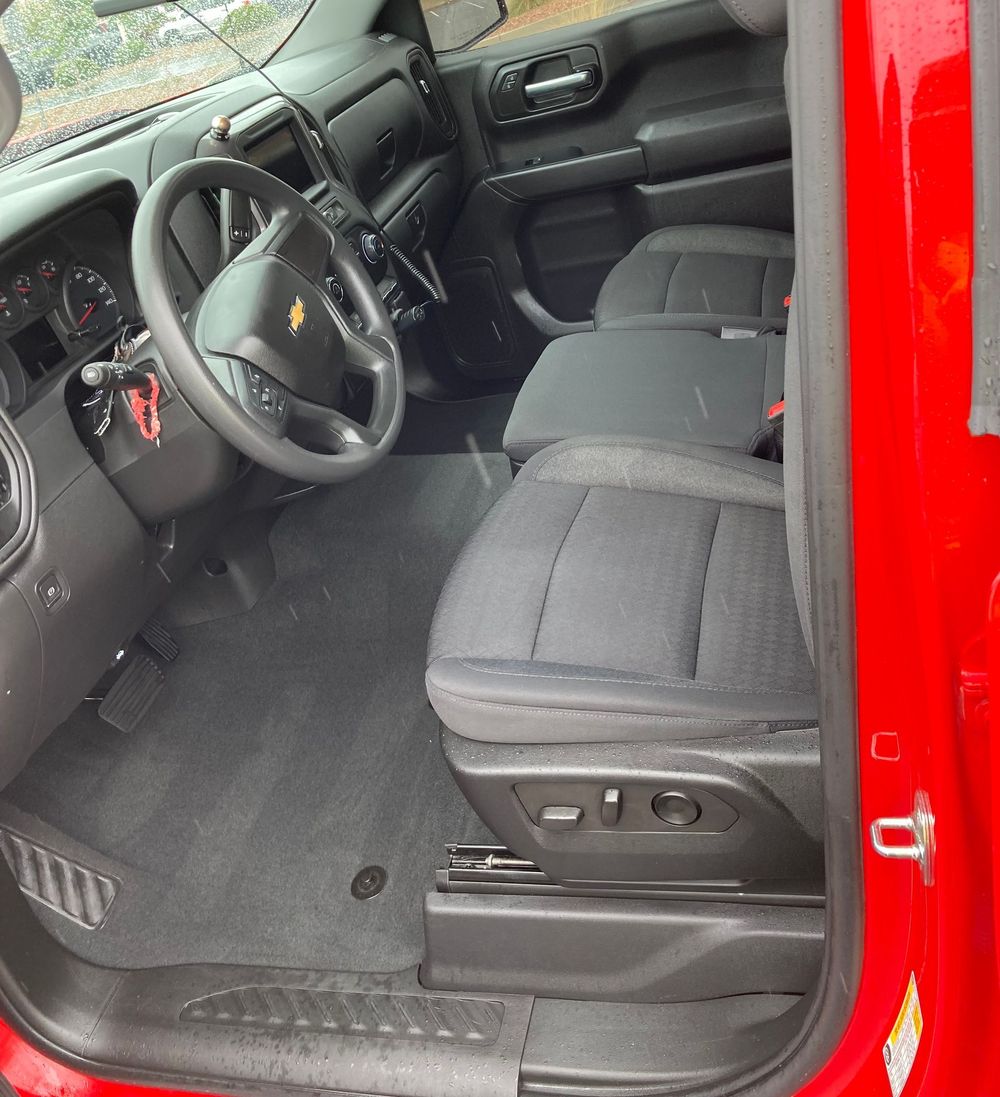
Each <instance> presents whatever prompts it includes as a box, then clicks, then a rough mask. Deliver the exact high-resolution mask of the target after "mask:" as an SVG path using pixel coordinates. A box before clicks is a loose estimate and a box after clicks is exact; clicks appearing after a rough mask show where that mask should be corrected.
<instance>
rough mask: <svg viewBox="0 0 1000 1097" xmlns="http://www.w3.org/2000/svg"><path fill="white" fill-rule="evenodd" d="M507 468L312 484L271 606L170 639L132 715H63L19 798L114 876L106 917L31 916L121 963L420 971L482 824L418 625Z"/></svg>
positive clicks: (424, 462)
mask: <svg viewBox="0 0 1000 1097" xmlns="http://www.w3.org/2000/svg"><path fill="white" fill-rule="evenodd" d="M494 411H495V409H494V408H492V407H490V408H489V409H488V412H487V414H488V415H489V416H492V415H493V412H494ZM490 421H491V422H492V419H491V420H490ZM417 426H418V425H417V424H414V426H413V427H411V436H412V437H413V438H417V437H419V436H420V434H421V430H418V429H416V427H417ZM423 428H424V429H425V430H427V431H430V433H431V435H433V432H434V430H435V429H436V428H435V427H434V424H430V426H428V424H427V423H426V421H424V423H423ZM488 429H493V430H494V433H495V429H494V428H493V427H492V426H490V427H488ZM453 433H454V432H453ZM472 433H473V434H474V435H475V432H474V431H473V432H472ZM480 435H481V436H482V437H485V436H486V431H485V430H484V431H480ZM494 444H496V440H495V439H494ZM431 445H432V442H431V440H430V439H429V438H428V439H426V440H425V446H426V447H427V448H430V446H431ZM444 448H447V447H444ZM509 482H510V472H509V468H508V465H507V461H506V458H504V457H503V455H502V454H499V453H491V452H485V451H481V450H480V448H479V447H472V448H470V447H468V446H466V447H465V450H464V452H462V453H448V452H443V453H438V454H427V455H409V456H402V455H394V456H391V457H389V458H387V459H386V460H385V461H384V462H383V463H382V464H381V466H379V468H378V469H377V470H376V471H374V472H373V473H372V474H370V475H368V476H366V477H363V478H362V479H360V480H357V481H354V482H353V483H351V484H347V485H343V486H338V487H333V488H327V489H323V490H320V491H317V492H314V493H313V494H312V495H311V496H308V497H306V498H304V499H302V500H300V501H299V502H297V503H295V504H293V505H291V506H290V507H289V508H288V509H287V510H286V511H285V513H284V514H283V515H282V516H281V517H280V518H279V520H278V522H277V523H276V525H275V527H274V529H273V531H272V534H271V544H272V549H273V552H274V555H275V561H276V566H277V576H278V578H277V580H276V582H275V583H274V585H273V586H272V587H271V589H270V590H269V591H268V592H267V593H266V594H265V596H264V597H263V598H262V599H261V601H260V602H259V603H258V604H257V606H256V607H254V609H253V610H252V611H250V612H249V613H246V614H243V615H241V616H239V617H233V618H229V619H225V620H220V621H215V622H211V623H208V624H203V625H196V626H192V627H189V628H186V629H183V630H180V631H179V632H178V633H177V636H176V638H177V640H178V641H179V643H180V645H181V648H182V653H181V656H180V658H179V659H178V660H177V662H176V663H174V664H172V665H171V666H170V668H169V670H168V674H167V684H166V686H165V688H164V690H163V691H162V693H161V694H160V696H159V697H158V698H157V700H156V702H155V705H154V707H153V709H152V710H151V712H150V713H149V715H148V716H147V717H146V719H145V720H144V721H143V723H142V725H141V726H140V727H139V729H138V730H136V731H135V732H133V733H132V734H131V735H126V734H122V733H120V732H118V731H116V730H115V729H114V728H112V727H110V726H109V725H107V724H104V723H103V722H101V721H100V720H99V719H98V718H97V717H96V714H95V713H94V709H93V706H92V705H84V706H82V707H81V709H80V710H78V712H77V713H76V714H75V715H74V717H73V718H71V720H70V721H69V722H68V723H67V724H65V725H64V726H63V727H62V728H60V729H59V730H58V731H56V732H55V733H54V734H53V735H52V737H51V738H50V739H49V740H48V742H47V743H46V744H45V745H44V746H43V748H42V749H41V750H40V751H39V752H38V753H37V754H36V756H35V757H34V758H33V759H32V761H31V762H30V764H29V765H28V767H27V769H26V770H25V771H24V772H23V773H22V774H21V775H20V776H19V777H18V778H17V780H16V781H15V782H14V783H13V784H12V785H11V786H10V787H9V788H7V789H6V790H5V791H4V793H3V798H4V801H5V805H6V808H7V810H8V811H10V812H13V813H18V812H20V813H23V814H22V816H21V818H28V819H32V818H35V817H40V819H41V820H42V822H41V823H40V824H39V825H40V826H42V827H44V828H46V830H47V831H48V833H49V834H50V835H55V836H56V837H57V838H58V836H59V835H63V836H65V838H66V840H67V842H68V844H69V846H70V847H71V848H73V847H75V845H76V844H79V846H80V847H81V849H82V850H83V851H84V852H83V853H81V856H85V855H87V852H88V851H90V853H91V854H92V859H94V858H95V857H96V859H98V860H100V862H101V863H100V864H98V865H95V866H93V867H97V868H101V867H106V868H107V869H108V870H110V871H113V872H116V873H117V874H118V875H120V877H121V879H122V882H123V886H122V889H121V891H120V893H119V895H118V897H117V898H116V899H115V901H114V903H113V905H112V908H111V912H110V914H109V917H108V920H107V921H106V923H105V924H104V926H103V927H102V928H100V929H99V930H96V931H87V930H84V929H82V928H78V927H76V926H74V925H73V924H72V923H70V922H68V921H67V920H66V919H64V918H62V917H60V916H58V915H55V914H52V913H51V912H48V911H44V910H41V912H40V913H41V916H42V917H43V918H44V920H45V922H46V924H47V925H48V926H49V927H50V929H51V930H52V931H53V932H54V933H56V934H58V935H59V936H60V937H61V938H62V939H63V940H64V941H65V942H66V943H67V944H68V945H69V947H71V948H72V949H73V950H74V951H76V952H78V953H80V954H82V955H84V956H86V957H88V958H90V959H93V960H96V961H100V962H103V963H109V964H113V965H115V966H127V967H132V966H149V965H160V964H174V963H185V962H233V963H258V964H273V965H279V966H286V967H300V966H301V967H309V968H325V969H332V970H370V971H391V970H396V969H400V968H404V967H407V966H409V965H411V964H413V963H416V962H417V961H418V960H419V958H420V955H421V951H422V942H423V937H422V923H421V901H422V897H423V895H424V893H425V892H426V891H427V890H429V889H430V888H432V887H433V871H434V869H435V867H436V866H438V865H440V864H442V863H443V855H444V845H445V843H446V842H448V841H482V840H487V841H488V840H489V835H488V834H487V833H486V832H485V830H484V828H483V826H482V824H481V823H479V822H478V820H477V819H476V817H475V816H474V814H473V813H472V811H471V809H470V808H469V807H468V806H467V804H466V802H465V800H464V799H463V797H462V795H461V793H460V792H459V791H458V789H457V788H456V787H455V785H454V783H453V781H452V779H451V776H450V774H449V773H448V771H447V768H446V766H445V764H444V762H443V760H442V757H441V753H440V748H439V746H438V742H437V720H436V717H435V715H434V713H433V711H432V710H431V708H430V707H429V705H428V703H427V700H426V696H425V693H424V685H423V670H424V651H425V645H426V641H427V633H428V629H429V626H430V620H431V615H432V613H433V611H434V606H435V603H436V600H437V596H438V593H439V592H440V589H441V586H442V584H443V582H444V579H445V577H446V575H447V572H448V569H449V567H450V565H451V563H452V561H453V559H454V557H455V556H456V554H457V553H458V551H459V549H460V548H461V546H462V544H463V542H464V541H465V539H466V537H467V536H468V535H469V533H470V532H471V531H472V529H473V528H474V526H475V524H476V523H477V521H478V520H479V518H480V517H481V516H482V515H483V514H484V513H485V511H486V510H487V508H488V507H489V506H490V504H491V503H492V502H493V500H494V499H495V498H496V497H497V496H498V495H499V494H500V493H501V492H502V491H503V490H504V488H505V487H506V486H507V485H508V484H509ZM49 828H52V829H49ZM373 864H374V865H380V866H381V867H383V868H384V869H385V870H386V872H387V874H388V883H387V885H386V887H385V889H384V890H383V891H382V892H381V893H380V894H379V895H377V896H375V897H374V898H370V899H367V900H365V901H359V900H358V899H355V898H353V897H352V895H351V892H350V885H351V881H352V879H353V877H354V876H355V874H356V873H357V872H358V871H359V870H360V869H362V868H363V867H365V866H368V865H373Z"/></svg>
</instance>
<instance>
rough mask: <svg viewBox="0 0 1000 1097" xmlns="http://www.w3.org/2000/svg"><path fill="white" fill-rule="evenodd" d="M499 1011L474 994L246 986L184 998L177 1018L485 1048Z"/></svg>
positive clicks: (492, 1038) (497, 1028) (495, 1030)
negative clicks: (433, 994)
mask: <svg viewBox="0 0 1000 1097" xmlns="http://www.w3.org/2000/svg"><path fill="white" fill-rule="evenodd" d="M503 1014H504V1007H503V1003H502V1002H493V1001H486V1000H483V999H477V998H445V997H431V996H430V995H417V994H363V993H359V992H355V993H351V992H344V991H334V990H308V989H300V988H297V987H277V986H265V987H254V986H245V987H240V988H239V989H238V990H227V991H224V992H223V993H221V994H212V995H209V996H208V997H207V998H198V999H196V1000H195V1001H193V1002H188V1004H187V1005H186V1006H185V1007H184V1009H183V1011H182V1012H181V1020H182V1021H200V1022H201V1023H202V1024H214V1025H235V1026H239V1027H247V1028H264V1029H287V1030H289V1031H294V1032H315V1033H325V1034H328V1035H331V1036H336V1035H342V1036H367V1037H381V1038H382V1039H389V1040H432V1041H434V1042H436V1043H444V1044H478V1045H480V1046H481V1047H488V1046H489V1045H490V1044H495V1043H496V1041H497V1038H498V1037H499V1035H500V1028H501V1025H502V1023H503Z"/></svg>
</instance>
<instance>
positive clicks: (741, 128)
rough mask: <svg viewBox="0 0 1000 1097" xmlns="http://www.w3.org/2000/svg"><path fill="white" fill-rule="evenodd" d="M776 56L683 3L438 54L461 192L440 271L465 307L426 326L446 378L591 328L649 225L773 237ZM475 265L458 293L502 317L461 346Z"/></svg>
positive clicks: (710, 0)
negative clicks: (501, 310) (440, 345)
mask: <svg viewBox="0 0 1000 1097" xmlns="http://www.w3.org/2000/svg"><path fill="white" fill-rule="evenodd" d="M785 44H786V43H785V40H784V39H766V38H758V37H754V36H751V35H749V34H746V33H745V32H743V31H742V30H740V29H739V28H738V27H736V26H735V24H734V23H733V22H732V21H731V20H730V19H729V17H728V16H727V15H726V13H725V12H724V11H723V10H722V8H721V7H720V6H719V4H718V3H717V2H716V0H690V2H682V3H670V2H666V3H663V4H660V5H652V6H649V7H641V8H638V9H634V10H629V11H626V12H622V13H619V14H617V15H615V16H611V17H608V18H606V19H602V20H595V21H592V22H588V23H580V24H577V25H575V26H570V27H566V28H561V29H559V30H556V31H549V32H547V33H544V34H538V35H534V36H531V37H528V38H522V39H518V40H514V41H510V42H506V43H500V44H498V45H495V46H491V47H488V48H486V49H481V50H473V51H469V52H465V53H459V54H453V55H449V56H446V57H443V58H441V59H440V60H439V62H438V72H439V75H440V77H441V80H442V81H443V83H444V85H445V87H446V89H447V91H448V93H449V96H450V99H451V101H452V103H453V104H454V105H455V109H456V112H457V114H458V120H459V129H460V138H459V139H460V143H461V149H462V155H463V165H464V168H463V170H464V187H463V191H464V194H465V200H464V203H463V206H462V209H461V211H460V214H459V218H458V222H457V224H456V227H455V231H454V233H453V236H452V238H451V240H450V241H449V244H448V246H447V247H446V249H445V252H444V256H443V260H444V269H443V277H444V280H445V285H446V286H450V283H451V281H452V280H453V279H456V278H457V279H458V280H459V281H460V282H461V286H460V288H459V292H460V296H461V299H462V301H463V305H464V306H465V307H466V308H465V309H464V310H463V316H461V317H458V316H452V317H451V318H449V316H448V315H447V310H446V312H445V313H444V314H442V323H443V325H444V326H445V329H446V331H448V332H449V334H448V341H449V345H450V347H451V348H452V351H453V352H454V351H455V349H456V343H457V342H461V343H462V349H463V352H464V353H463V354H461V355H456V358H457V359H458V365H459V368H460V369H461V370H462V371H463V372H465V373H466V374H468V375H470V376H474V377H478V378H483V379H497V378H503V377H517V376H523V375H524V374H525V373H526V372H527V371H528V370H529V369H530V368H531V366H532V364H533V363H534V361H535V358H536V357H537V355H538V353H539V352H540V351H541V349H542V348H543V347H544V345H545V343H546V342H547V341H548V340H550V339H551V338H553V337H555V336H557V335H561V334H567V333H569V332H570V331H573V330H579V329H580V328H581V326H586V325H587V324H589V323H590V322H591V319H592V315H593V308H594V303H595V300H596V297H597V293H598V291H599V289H600V286H601V284H602V282H603V280H604V278H605V277H606V276H607V274H608V272H609V271H610V269H611V268H612V267H613V266H614V264H615V263H616V262H617V261H618V260H619V259H621V258H622V257H623V256H624V255H625V254H626V253H627V252H628V251H629V250H630V248H631V247H632V246H633V245H634V244H635V243H636V242H637V241H638V240H639V239H641V238H642V237H643V236H644V235H645V234H647V233H648V232H651V231H653V230H654V229H656V228H659V227H662V226H664V225H675V224H698V223H716V224H740V225H749V226H758V227H762V228H777V229H785V230H790V229H791V223H792V202H791V161H790V136H789V123H788V114H787V110H786V107H785V100H784V92H783V80H782V69H783V63H784V54H785ZM477 263H478V264H479V265H480V266H482V265H483V264H485V265H486V266H487V267H488V269H489V271H490V277H489V278H486V277H483V278H481V279H479V280H478V281H477V282H476V285H478V286H480V288H481V291H482V292H483V293H484V294H486V293H489V294H490V295H492V294H493V293H494V292H495V290H496V288H497V287H498V288H499V292H500V295H501V297H502V299H503V300H504V301H506V302H507V305H506V306H505V308H506V307H509V308H510V310H511V312H510V315H509V316H508V317H507V318H506V319H507V320H508V324H507V327H506V328H501V327H499V325H498V331H499V334H496V333H493V332H492V330H490V331H486V332H483V333H481V337H477V339H475V340H469V339H464V340H462V339H461V337H460V336H459V335H458V334H457V332H450V326H451V325H458V324H461V323H462V322H464V321H465V320H467V318H468V316H469V315H470V311H468V309H470V308H471V306H472V305H473V304H474V298H475V293H476V290H475V288H474V287H470V281H469V277H468V271H469V269H470V264H473V265H474V264H477ZM494 280H495V281H494ZM470 298H472V299H470ZM482 311H483V315H484V316H485V315H489V316H490V317H491V318H492V317H493V315H494V313H495V312H496V304H495V302H494V303H490V304H485V303H484V304H483V305H482ZM478 314H479V310H478V309H477V308H471V315H478ZM477 348H478V350H477Z"/></svg>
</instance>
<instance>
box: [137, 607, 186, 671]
mask: <svg viewBox="0 0 1000 1097" xmlns="http://www.w3.org/2000/svg"><path fill="white" fill-rule="evenodd" d="M139 635H140V637H142V639H143V641H144V642H145V643H147V644H148V645H149V646H150V647H151V648H152V649H153V651H155V652H156V654H157V655H159V657H160V658H161V659H164V660H166V662H168V663H172V662H173V661H174V660H175V659H176V658H177V656H178V655H180V653H181V649H180V645H179V644H178V643H177V641H176V640H175V639H174V638H173V636H171V635H170V632H169V631H168V630H167V628H166V626H165V625H161V624H160V622H159V621H157V619H156V618H155V617H150V619H149V620H148V621H147V622H146V623H145V624H144V625H143V626H142V628H141V629H139Z"/></svg>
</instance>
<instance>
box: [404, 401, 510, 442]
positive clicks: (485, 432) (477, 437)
mask: <svg viewBox="0 0 1000 1097" xmlns="http://www.w3.org/2000/svg"><path fill="white" fill-rule="evenodd" d="M516 398H517V393H515V392H504V393H499V394H497V395H495V396H478V397H476V398H475V399H473V400H453V401H451V402H448V403H438V402H436V401H434V400H422V399H421V398H420V397H419V396H408V397H407V399H406V418H405V419H404V420H403V429H402V430H401V431H400V433H399V439H398V440H397V442H396V446H395V449H394V450H393V452H394V453H398V454H407V453H502V452H503V432H504V430H505V428H506V426H507V420H508V419H509V418H510V413H511V409H512V408H513V407H514V400H515V399H516Z"/></svg>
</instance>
